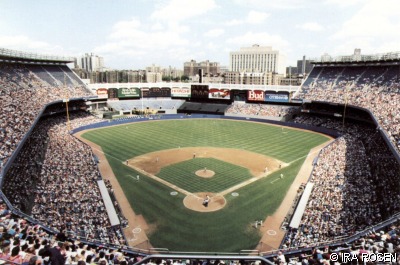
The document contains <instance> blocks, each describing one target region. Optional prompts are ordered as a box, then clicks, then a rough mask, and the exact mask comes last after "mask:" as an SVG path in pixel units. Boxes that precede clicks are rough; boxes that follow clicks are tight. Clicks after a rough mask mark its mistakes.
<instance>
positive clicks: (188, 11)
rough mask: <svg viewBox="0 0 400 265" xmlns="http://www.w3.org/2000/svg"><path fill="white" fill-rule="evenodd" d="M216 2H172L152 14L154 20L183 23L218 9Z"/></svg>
mask: <svg viewBox="0 0 400 265" xmlns="http://www.w3.org/2000/svg"><path fill="white" fill-rule="evenodd" d="M217 7H218V6H217V4H216V3H215V1H214V0H201V1H200V0H171V1H170V2H169V3H168V4H166V5H164V6H161V7H159V8H158V9H157V10H155V11H154V12H153V13H152V14H151V18H152V19H154V20H166V21H175V22H178V21H182V20H186V19H189V18H192V17H196V16H199V15H203V14H205V13H207V12H208V11H210V10H212V9H215V8H217Z"/></svg>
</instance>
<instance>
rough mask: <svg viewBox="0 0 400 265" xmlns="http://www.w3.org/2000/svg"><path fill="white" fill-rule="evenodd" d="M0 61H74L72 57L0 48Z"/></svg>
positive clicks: (58, 62)
mask: <svg viewBox="0 0 400 265" xmlns="http://www.w3.org/2000/svg"><path fill="white" fill-rule="evenodd" d="M0 61H3V62H11V63H12V62H17V63H49V64H67V63H72V62H74V61H75V58H74V57H63V56H54V55H44V54H38V53H31V52H21V51H15V50H9V49H4V48H0Z"/></svg>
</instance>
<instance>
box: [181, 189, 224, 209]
mask: <svg viewBox="0 0 400 265" xmlns="http://www.w3.org/2000/svg"><path fill="white" fill-rule="evenodd" d="M207 195H208V196H209V197H210V201H209V203H208V205H207V206H204V205H203V201H204V199H205V198H206V196H207ZM183 204H184V205H185V207H186V208H188V209H190V210H193V211H196V212H215V211H218V210H221V209H222V208H224V206H225V205H226V200H225V198H224V196H222V195H216V194H214V193H211V192H197V193H194V194H193V195H188V196H186V197H185V199H183Z"/></svg>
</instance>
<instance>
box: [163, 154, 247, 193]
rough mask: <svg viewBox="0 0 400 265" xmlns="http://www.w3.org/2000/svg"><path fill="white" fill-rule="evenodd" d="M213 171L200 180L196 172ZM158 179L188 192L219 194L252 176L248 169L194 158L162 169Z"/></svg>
mask: <svg viewBox="0 0 400 265" xmlns="http://www.w3.org/2000/svg"><path fill="white" fill-rule="evenodd" d="M204 168H207V170H213V171H214V172H215V175H214V176H213V177H212V178H202V177H199V176H197V175H196V174H195V172H196V171H197V170H203V169H204ZM157 176H158V177H160V178H162V179H164V180H166V181H168V182H170V183H172V184H174V185H177V186H178V187H180V188H183V189H185V190H187V191H189V192H192V193H194V192H221V191H223V190H226V189H227V188H230V187H232V186H234V185H237V184H239V183H241V182H243V181H245V180H247V179H250V178H251V177H252V176H251V174H250V172H249V171H248V169H246V168H243V167H239V166H236V165H233V164H230V163H227V162H224V161H219V160H217V159H214V158H196V159H191V160H187V161H183V162H180V163H177V164H174V165H170V166H167V167H164V168H163V169H162V170H161V171H160V172H159V173H158V174H157Z"/></svg>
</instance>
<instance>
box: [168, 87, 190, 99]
mask: <svg viewBox="0 0 400 265" xmlns="http://www.w3.org/2000/svg"><path fill="white" fill-rule="evenodd" d="M171 97H177V98H190V88H188V87H182V88H180V87H173V88H172V89H171Z"/></svg>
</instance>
